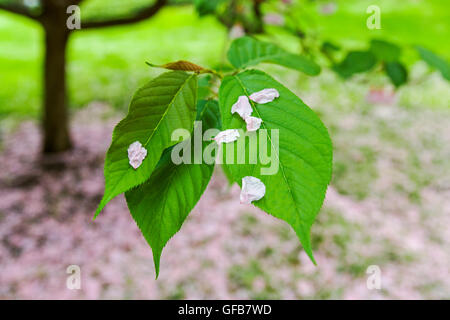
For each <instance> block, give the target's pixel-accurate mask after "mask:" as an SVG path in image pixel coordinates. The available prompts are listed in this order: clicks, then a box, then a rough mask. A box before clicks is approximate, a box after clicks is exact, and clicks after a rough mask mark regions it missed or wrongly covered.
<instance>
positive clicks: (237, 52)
mask: <svg viewBox="0 0 450 320" xmlns="http://www.w3.org/2000/svg"><path fill="white" fill-rule="evenodd" d="M228 60H230V62H231V64H232V65H233V66H234V67H236V68H245V67H249V66H253V65H256V64H258V63H263V62H267V63H274V64H279V65H281V66H284V67H287V68H291V69H294V70H298V71H302V72H304V73H306V74H308V75H311V76H315V75H318V74H319V73H320V67H319V66H318V65H317V64H316V63H315V62H313V61H311V60H309V59H307V58H305V57H303V56H300V55H296V54H292V53H289V52H287V51H285V50H283V49H282V48H280V47H278V46H276V45H274V44H272V43H268V42H263V41H259V40H256V39H254V38H251V37H242V38H239V39H236V40H234V41H233V42H232V43H231V46H230V49H229V50H228Z"/></svg>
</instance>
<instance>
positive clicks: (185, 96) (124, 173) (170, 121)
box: [94, 71, 197, 218]
mask: <svg viewBox="0 0 450 320" xmlns="http://www.w3.org/2000/svg"><path fill="white" fill-rule="evenodd" d="M196 95H197V76H196V75H195V74H187V73H185V72H182V71H172V72H167V73H164V74H162V75H160V76H159V77H157V78H155V79H153V80H151V81H150V82H148V83H147V84H146V85H144V86H143V87H142V88H140V89H139V90H138V91H137V92H136V93H135V95H134V96H133V99H132V101H131V104H130V107H129V110H128V114H127V116H126V117H125V119H123V120H122V121H120V122H119V124H118V125H117V126H116V127H115V128H114V132H113V138H112V142H111V146H110V147H109V149H108V152H107V153H106V159H105V168H104V175H105V193H104V195H103V198H102V200H101V202H100V204H99V206H98V208H97V211H96V213H95V216H97V215H98V214H99V213H100V211H101V210H102V209H103V208H104V206H105V205H106V204H107V203H108V202H109V201H110V200H111V199H112V198H114V197H115V196H117V195H118V194H121V193H123V192H125V191H127V190H130V189H131V188H133V187H135V186H137V185H139V184H141V183H143V182H145V181H146V180H148V178H149V177H150V175H151V173H152V172H153V169H154V168H155V166H156V164H157V163H158V161H159V159H160V158H161V154H162V152H163V151H164V149H166V148H168V147H170V146H172V145H174V144H176V143H177V142H179V141H172V139H171V135H172V132H173V131H174V130H176V129H180V128H183V129H186V130H189V131H191V130H192V127H193V124H194V120H195V115H196V98H197V97H196ZM135 141H139V142H140V143H142V147H143V148H145V149H146V150H149V151H150V152H149V153H148V154H147V156H146V157H145V159H143V161H142V164H141V165H140V166H139V169H138V170H135V169H134V168H132V167H131V166H130V164H129V159H128V152H127V149H128V147H129V146H130V144H132V143H133V142H135ZM94 218H95V217H94Z"/></svg>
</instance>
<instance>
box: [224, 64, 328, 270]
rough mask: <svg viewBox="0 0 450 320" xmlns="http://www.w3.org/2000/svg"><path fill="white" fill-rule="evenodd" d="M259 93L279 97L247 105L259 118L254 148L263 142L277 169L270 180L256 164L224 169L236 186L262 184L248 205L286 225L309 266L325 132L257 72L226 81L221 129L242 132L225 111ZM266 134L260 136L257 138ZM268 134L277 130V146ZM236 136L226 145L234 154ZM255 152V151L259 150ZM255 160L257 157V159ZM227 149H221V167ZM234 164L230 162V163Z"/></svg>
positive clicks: (322, 181) (323, 178)
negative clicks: (261, 192) (246, 180)
mask: <svg viewBox="0 0 450 320" xmlns="http://www.w3.org/2000/svg"><path fill="white" fill-rule="evenodd" d="M265 88H275V89H276V90H278V92H279V94H280V96H279V98H277V99H275V100H273V101H272V102H269V103H266V104H254V103H253V102H251V104H252V108H253V114H252V116H255V117H258V118H261V119H262V121H263V122H262V124H261V128H260V129H259V130H258V131H257V135H256V136H257V138H258V144H259V143H261V141H259V140H260V139H262V142H264V143H267V149H268V150H271V156H272V157H273V158H272V159H273V160H275V159H278V160H279V169H278V171H276V172H275V173H274V174H272V175H264V174H261V168H266V169H267V167H268V166H270V164H263V163H262V161H261V159H260V158H259V157H258V160H257V162H256V163H255V164H248V163H249V162H250V161H247V162H246V163H245V164H230V163H229V162H228V163H226V167H227V169H228V171H229V173H231V175H232V177H233V179H234V181H235V182H237V183H238V184H239V185H240V186H241V180H242V178H243V177H245V176H254V177H257V178H259V179H261V181H262V182H263V183H264V184H265V186H266V194H265V196H264V197H263V198H262V199H261V200H259V201H256V202H254V204H255V205H256V206H257V207H259V208H261V209H262V210H264V211H266V212H268V213H269V214H271V215H273V216H275V217H277V218H280V219H282V220H284V221H286V222H287V223H289V224H290V225H291V226H292V228H293V229H294V230H295V232H296V234H297V236H298V237H299V239H300V242H301V243H302V245H303V248H304V249H305V251H306V253H307V254H308V255H309V256H310V258H311V260H312V261H313V262H314V258H313V254H312V249H311V242H310V229H311V226H312V224H313V222H314V220H315V217H316V215H317V213H318V211H319V210H320V208H321V206H322V203H323V200H324V197H325V192H326V190H327V186H328V184H329V182H330V179H331V172H332V145H331V140H330V137H329V135H328V131H327V129H326V128H325V126H324V125H323V124H322V122H321V121H320V119H319V118H318V117H317V115H316V114H315V113H314V112H313V111H312V110H311V109H310V108H309V107H308V106H307V105H305V104H304V103H303V102H302V101H301V100H300V99H299V98H298V97H297V96H296V95H295V94H294V93H292V92H291V91H289V89H287V88H286V87H284V86H283V85H282V84H280V83H278V82H277V81H276V80H274V79H273V78H272V77H270V76H269V75H267V74H265V73H264V72H261V71H257V70H249V71H245V72H243V73H239V74H237V75H234V76H228V77H226V78H225V79H224V80H223V82H222V85H221V87H220V91H219V103H220V111H221V115H222V122H223V126H222V127H223V129H244V128H245V122H244V121H243V120H242V119H241V118H240V116H239V115H237V114H236V113H235V114H234V115H232V114H231V107H232V105H233V104H234V103H235V102H236V101H237V99H238V97H239V96H241V95H246V96H249V95H250V94H252V93H254V92H257V91H260V90H262V89H265ZM264 129H266V130H269V132H268V134H267V136H266V137H261V136H260V135H259V134H258V133H260V132H261V130H264ZM272 129H278V130H279V144H278V146H277V145H276V138H275V136H274V132H272V131H270V130H272ZM240 139H248V138H246V137H245V136H242V135H241V137H240V138H239V139H238V140H237V141H236V142H233V143H232V144H233V145H234V148H235V150H234V155H235V159H234V160H237V159H236V157H237V156H236V155H237V154H238V150H237V146H238V145H239V143H240V142H241V141H240ZM249 145H250V143H248V144H247V145H246V147H245V157H246V159H250V153H249V152H250V150H251V148H249ZM259 152H261V149H260V150H259ZM260 156H261V154H260ZM226 157H227V149H226V147H225V148H224V162H226V161H225V160H226ZM234 163H236V162H234Z"/></svg>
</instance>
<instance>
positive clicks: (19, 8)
mask: <svg viewBox="0 0 450 320" xmlns="http://www.w3.org/2000/svg"><path fill="white" fill-rule="evenodd" d="M0 10H5V11H9V12H12V13H15V14H20V15H22V16H25V17H27V18H30V19H34V20H38V21H39V20H40V17H41V15H33V14H32V13H31V12H30V10H28V8H27V7H25V6H24V5H20V4H17V3H0Z"/></svg>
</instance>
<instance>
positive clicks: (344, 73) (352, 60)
mask: <svg viewBox="0 0 450 320" xmlns="http://www.w3.org/2000/svg"><path fill="white" fill-rule="evenodd" d="M376 62H377V60H376V58H375V56H374V55H373V53H371V52H367V51H351V52H349V53H348V54H347V56H346V57H345V59H344V60H343V61H342V62H341V63H339V64H338V65H335V66H334V67H333V69H334V71H336V72H337V73H338V74H339V75H340V76H341V77H342V78H350V77H351V76H353V75H354V74H355V73H361V72H365V71H369V70H370V69H372V68H373V67H374V66H375V64H376Z"/></svg>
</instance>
